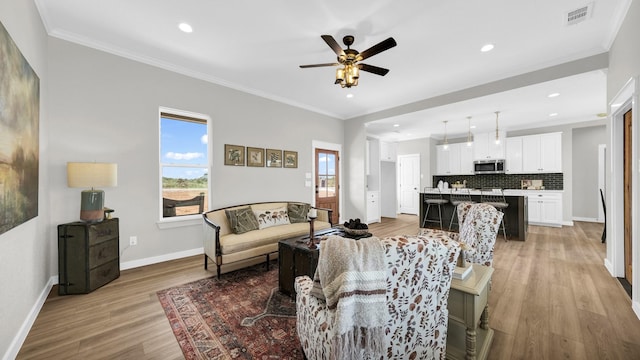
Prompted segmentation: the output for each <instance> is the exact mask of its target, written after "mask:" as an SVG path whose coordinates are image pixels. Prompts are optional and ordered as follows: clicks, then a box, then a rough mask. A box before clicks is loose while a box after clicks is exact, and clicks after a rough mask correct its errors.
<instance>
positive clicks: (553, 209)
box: [525, 191, 562, 227]
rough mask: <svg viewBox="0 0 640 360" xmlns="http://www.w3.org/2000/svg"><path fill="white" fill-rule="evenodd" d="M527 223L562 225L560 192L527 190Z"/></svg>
mask: <svg viewBox="0 0 640 360" xmlns="http://www.w3.org/2000/svg"><path fill="white" fill-rule="evenodd" d="M525 193H526V195H527V201H528V211H529V224H531V225H546V226H558V227H560V226H562V194H561V193H551V192H546V191H527V192H525Z"/></svg>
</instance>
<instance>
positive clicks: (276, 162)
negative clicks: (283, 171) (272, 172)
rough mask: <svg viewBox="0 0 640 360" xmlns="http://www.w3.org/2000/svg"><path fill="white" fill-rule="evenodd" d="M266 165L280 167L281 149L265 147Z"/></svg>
mask: <svg viewBox="0 0 640 360" xmlns="http://www.w3.org/2000/svg"><path fill="white" fill-rule="evenodd" d="M265 160H266V161H267V167H282V150H276V149H267V155H266V156H265Z"/></svg>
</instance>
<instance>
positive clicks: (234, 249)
mask: <svg viewBox="0 0 640 360" xmlns="http://www.w3.org/2000/svg"><path fill="white" fill-rule="evenodd" d="M289 204H292V205H291V206H298V207H299V206H304V205H306V206H309V208H312V209H316V208H314V207H311V206H310V205H309V204H306V203H301V202H261V203H254V204H245V205H238V206H229V207H225V208H221V209H216V210H211V211H207V212H204V213H203V214H202V216H203V219H204V268H205V269H207V268H208V262H209V260H208V259H211V260H213V261H214V262H215V263H216V267H217V273H218V277H220V274H221V270H222V269H221V267H222V266H224V265H228V264H232V263H238V262H241V261H245V260H250V259H255V258H257V257H261V256H265V257H266V258H265V261H266V265H267V267H268V266H269V258H270V255H271V254H276V253H277V252H278V241H280V240H283V239H288V238H292V237H295V236H301V235H305V234H308V233H309V222H308V221H306V220H304V222H297V223H290V224H283V225H273V226H270V227H266V228H263V229H258V230H251V231H247V232H244V233H234V231H233V230H232V225H231V224H230V222H229V219H228V217H227V211H230V212H232V211H234V210H235V211H238V210H239V209H241V208H246V207H250V208H251V210H252V211H253V212H255V213H260V212H262V213H264V212H266V211H267V210H272V209H282V208H283V207H284V208H287V207H288V206H289ZM316 210H317V213H318V217H317V219H316V220H315V222H314V229H315V230H316V231H318V230H322V229H327V228H330V227H332V226H333V224H332V223H331V217H332V210H330V209H316ZM276 213H277V212H274V214H276ZM278 216H279V218H280V219H281V220H283V217H285V216H287V215H283V214H279V215H278ZM256 217H257V216H256ZM275 217H276V215H274V218H275ZM263 218H264V217H263ZM298 220H299V221H300V218H298ZM256 221H258V217H257V218H256ZM260 221H262V220H260Z"/></svg>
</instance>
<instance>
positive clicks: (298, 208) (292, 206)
mask: <svg viewBox="0 0 640 360" xmlns="http://www.w3.org/2000/svg"><path fill="white" fill-rule="evenodd" d="M310 208H311V205H309V204H300V203H289V204H288V205H287V212H288V213H289V221H290V222H291V223H292V224H293V223H303V222H307V214H308V213H309V209H310Z"/></svg>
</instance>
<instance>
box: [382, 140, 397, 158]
mask: <svg viewBox="0 0 640 360" xmlns="http://www.w3.org/2000/svg"><path fill="white" fill-rule="evenodd" d="M397 147H398V146H397V144H396V143H390V142H386V141H380V161H392V162H396V158H397V157H398V155H397V154H398V150H397Z"/></svg>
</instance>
